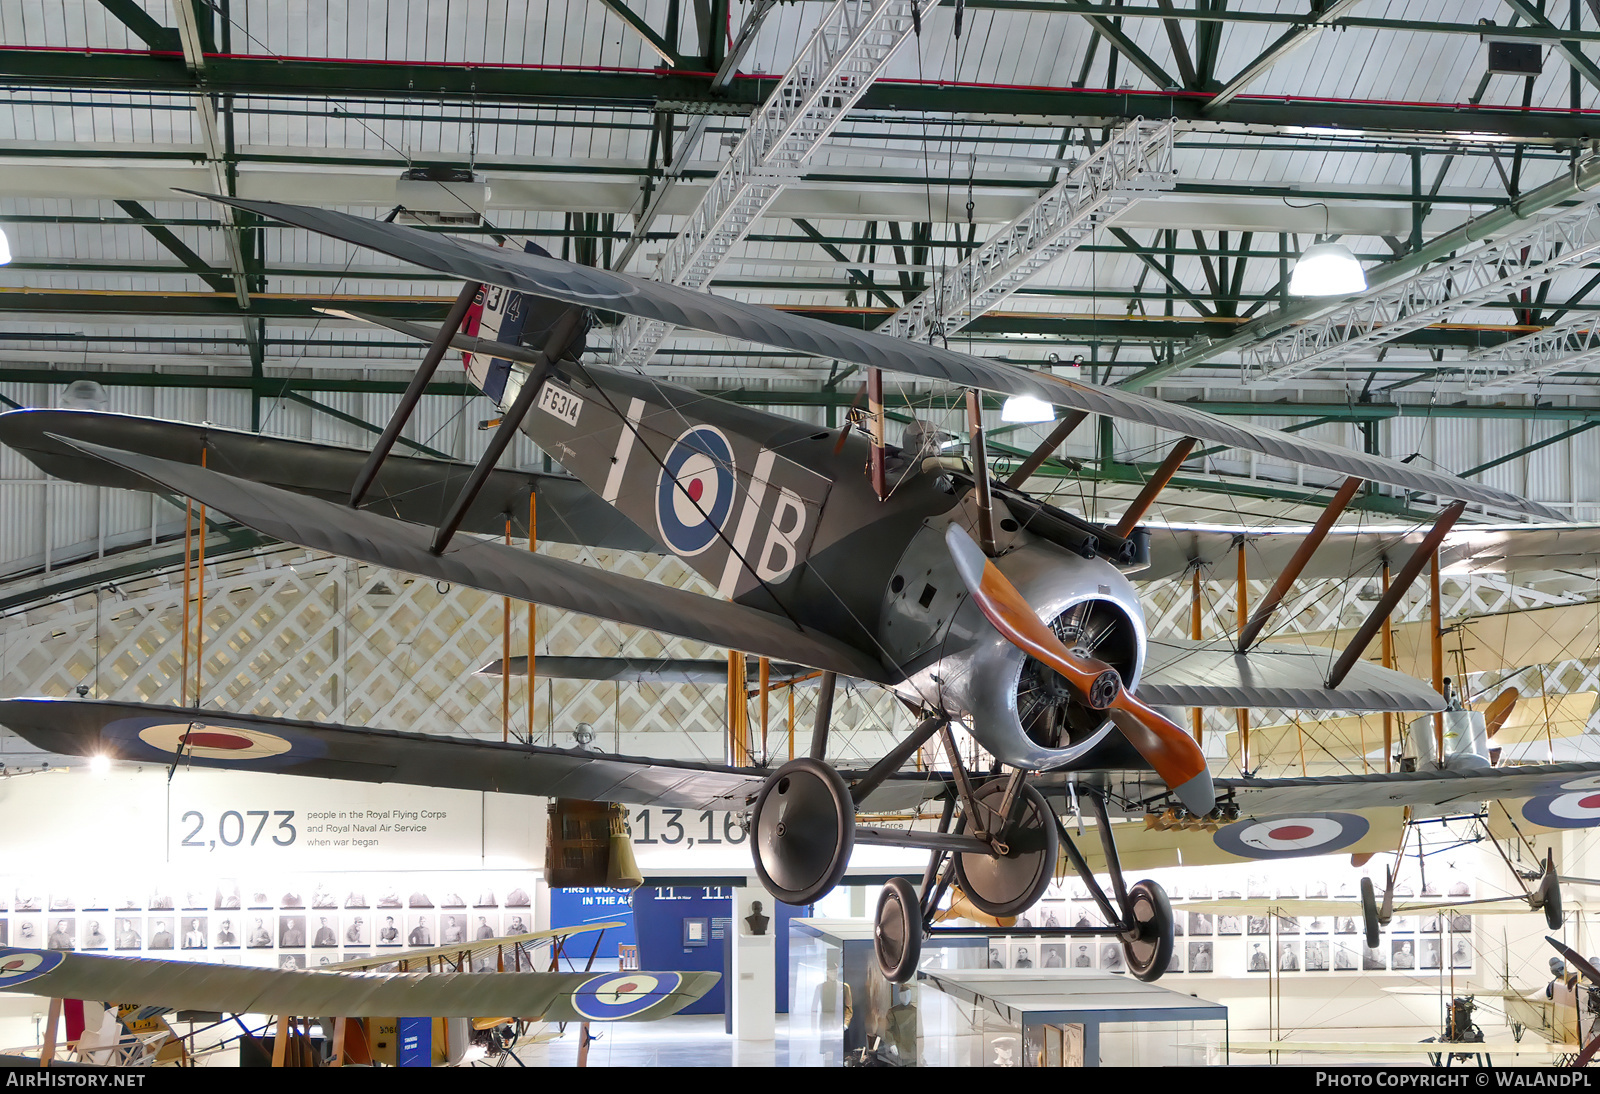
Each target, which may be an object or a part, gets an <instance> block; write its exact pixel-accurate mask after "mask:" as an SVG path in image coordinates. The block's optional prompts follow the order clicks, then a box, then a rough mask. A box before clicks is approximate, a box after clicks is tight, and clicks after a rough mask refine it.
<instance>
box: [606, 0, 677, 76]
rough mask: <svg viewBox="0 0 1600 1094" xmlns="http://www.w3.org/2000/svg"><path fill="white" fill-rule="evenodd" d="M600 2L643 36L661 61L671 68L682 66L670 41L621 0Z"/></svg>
mask: <svg viewBox="0 0 1600 1094" xmlns="http://www.w3.org/2000/svg"><path fill="white" fill-rule="evenodd" d="M600 3H601V5H602V6H603V7H604V8H605V9H606V10H607V11H609V12H610V13H611V14H612V15H615V16H616V17H617V18H618V19H621V20H622V21H623V22H624V23H626V24H628V27H629V29H631V30H632V31H633V32H634V33H635V34H637V35H638V36H639V37H640V38H643V39H644V42H645V44H646V45H648V46H649V47H650V48H651V49H653V50H655V51H656V53H657V54H659V55H660V57H661V59H662V60H663V61H665V62H666V63H667V64H669V65H671V66H672V67H673V68H681V67H682V65H683V58H682V57H680V56H678V51H677V50H676V49H675V48H673V46H672V43H670V42H668V41H667V40H666V39H665V38H663V37H661V35H659V34H657V33H656V32H655V30H654V29H653V28H652V27H651V26H650V24H649V23H647V22H645V21H644V19H643V18H642V17H641V16H640V15H639V14H638V13H637V12H635V11H634V10H633V9H632V8H630V7H628V5H627V4H624V3H623V2H622V0H600Z"/></svg>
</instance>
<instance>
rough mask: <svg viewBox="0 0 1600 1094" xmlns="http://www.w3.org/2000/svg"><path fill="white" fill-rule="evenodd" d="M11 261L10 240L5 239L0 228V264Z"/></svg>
mask: <svg viewBox="0 0 1600 1094" xmlns="http://www.w3.org/2000/svg"><path fill="white" fill-rule="evenodd" d="M10 261H11V241H10V240H8V239H6V233H5V229H4V228H0V266H4V265H5V264H6V263H8V262H10Z"/></svg>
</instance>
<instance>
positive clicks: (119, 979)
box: [0, 949, 721, 1022]
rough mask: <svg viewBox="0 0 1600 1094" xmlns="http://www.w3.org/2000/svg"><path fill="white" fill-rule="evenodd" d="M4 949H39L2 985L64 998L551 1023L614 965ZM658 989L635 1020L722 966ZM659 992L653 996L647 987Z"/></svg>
mask: <svg viewBox="0 0 1600 1094" xmlns="http://www.w3.org/2000/svg"><path fill="white" fill-rule="evenodd" d="M0 955H3V956H6V957H13V959H14V955H28V956H32V957H36V958H42V959H43V961H42V963H41V964H40V966H39V967H41V968H42V967H44V965H45V964H49V963H50V962H52V961H54V959H55V958H56V957H57V956H59V957H60V963H59V964H56V965H55V966H54V967H53V968H51V969H49V970H48V971H46V972H43V973H40V974H38V975H36V976H33V977H28V978H19V979H17V980H14V981H9V980H8V981H5V982H4V983H3V984H0V987H3V988H4V990H6V991H16V992H21V993H23V994H27V995H45V996H48V997H51V998H58V999H100V1000H111V1001H115V1002H137V1003H141V1004H143V1005H145V1006H154V1007H165V1008H167V1009H169V1010H209V1011H219V1012H222V1013H224V1014H337V1015H342V1016H344V1017H348V1018H381V1017H386V1016H390V1015H395V1014H405V1015H412V1016H416V1017H418V1018H475V1017H478V1016H479V1015H484V1014H507V1015H514V1016H516V1017H518V1018H542V1019H544V1020H545V1021H549V1022H567V1021H582V1020H584V1017H585V1016H584V1015H582V1014H580V1013H578V1012H577V1011H576V1010H574V1008H573V1005H572V997H573V995H574V994H575V993H576V992H577V991H578V989H580V988H581V987H583V986H584V985H585V984H586V983H588V982H590V981H605V980H608V979H612V978H614V977H615V975H616V974H615V973H601V974H599V975H598V976H597V975H595V974H593V973H581V972H509V973H495V972H479V973H473V972H434V973H430V972H421V973H414V972H413V973H373V972H368V973H330V972H321V971H316V972H313V971H304V972H302V971H291V970H283V969H247V968H242V967H240V966H237V965H211V964H202V963H200V962H196V961H158V960H152V959H150V958H143V957H111V956H107V955H100V954H86V953H71V952H64V951H60V950H21V949H9V950H8V949H0ZM650 979H653V980H655V986H654V988H647V989H645V990H643V991H639V992H638V993H637V994H638V996H639V997H640V999H639V1002H640V1006H639V1012H638V1013H636V1014H634V1015H632V1016H631V1017H632V1018H633V1019H635V1020H637V1019H646V1020H648V1019H655V1018H665V1017H667V1016H668V1015H669V1014H675V1013H677V1012H678V1011H680V1010H682V1009H683V1008H684V1007H686V1006H688V1005H689V1004H690V1003H692V1002H694V1001H695V1000H696V999H699V998H700V997H701V996H703V995H705V993H706V992H708V991H710V990H711V989H712V988H713V987H715V986H716V983H717V981H718V980H719V979H721V974H720V973H715V972H685V973H678V974H672V973H655V974H646V975H643V976H641V980H650ZM650 995H654V996H655V997H656V998H655V999H654V1001H653V1002H649V1003H646V1002H645V1000H644V998H643V997H645V996H650Z"/></svg>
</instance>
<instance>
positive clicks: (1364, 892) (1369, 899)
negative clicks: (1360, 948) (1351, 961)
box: [1361, 877, 1383, 950]
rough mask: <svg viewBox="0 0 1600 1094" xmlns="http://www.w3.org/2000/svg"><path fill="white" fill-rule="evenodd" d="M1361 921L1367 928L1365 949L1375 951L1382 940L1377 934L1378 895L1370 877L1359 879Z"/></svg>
mask: <svg viewBox="0 0 1600 1094" xmlns="http://www.w3.org/2000/svg"><path fill="white" fill-rule="evenodd" d="M1361 920H1362V922H1363V923H1364V924H1365V925H1366V928H1367V949H1369V950H1375V949H1377V948H1378V943H1379V942H1382V941H1383V938H1382V937H1381V936H1380V934H1379V933H1378V895H1377V893H1376V892H1374V891H1373V888H1372V879H1371V878H1370V877H1364V878H1362V879H1361Z"/></svg>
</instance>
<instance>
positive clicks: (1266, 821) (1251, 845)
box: [1212, 813, 1370, 859]
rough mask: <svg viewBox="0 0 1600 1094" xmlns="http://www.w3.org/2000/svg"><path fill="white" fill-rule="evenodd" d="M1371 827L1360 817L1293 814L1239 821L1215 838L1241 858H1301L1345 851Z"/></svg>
mask: <svg viewBox="0 0 1600 1094" xmlns="http://www.w3.org/2000/svg"><path fill="white" fill-rule="evenodd" d="M1369 827H1370V825H1368V824H1367V819H1366V818H1365V817H1363V816H1361V815H1360V814H1359V813H1291V814H1284V815H1282V816H1277V817H1252V818H1250V819H1249V820H1242V821H1236V822H1235V823H1233V824H1230V825H1227V826H1226V827H1224V828H1219V829H1217V832H1216V834H1215V835H1214V836H1213V837H1212V838H1213V839H1214V840H1215V841H1216V844H1217V846H1218V847H1220V848H1221V849H1222V850H1224V851H1226V852H1228V853H1229V854H1231V855H1238V856H1239V857H1240V858H1249V859H1271V858H1302V857H1305V856H1308V855H1327V854H1332V853H1333V852H1335V851H1342V850H1344V849H1345V848H1346V847H1349V846H1351V845H1352V844H1354V843H1356V842H1357V841H1358V840H1360V839H1361V837H1362V836H1365V835H1366V834H1367V830H1368V829H1369Z"/></svg>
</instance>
